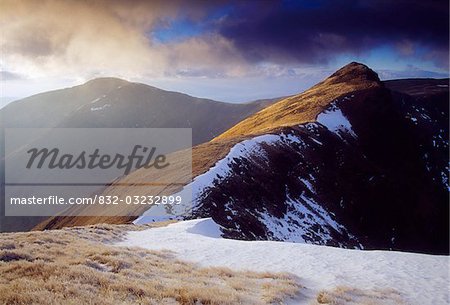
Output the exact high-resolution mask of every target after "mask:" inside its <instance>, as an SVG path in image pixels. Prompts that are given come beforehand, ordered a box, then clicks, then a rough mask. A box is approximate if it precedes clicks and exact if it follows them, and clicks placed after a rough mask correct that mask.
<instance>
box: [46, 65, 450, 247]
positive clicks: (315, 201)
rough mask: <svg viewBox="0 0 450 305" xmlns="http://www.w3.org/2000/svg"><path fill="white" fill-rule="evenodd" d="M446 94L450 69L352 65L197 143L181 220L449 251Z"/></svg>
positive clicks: (245, 232) (265, 235)
mask: <svg viewBox="0 0 450 305" xmlns="http://www.w3.org/2000/svg"><path fill="white" fill-rule="evenodd" d="M448 98H449V91H448V79H443V80H433V79H417V80H398V81H388V82H381V81H380V80H379V79H378V76H377V74H376V73H375V72H374V71H372V70H370V69H369V68H368V67H367V66H364V65H362V64H358V63H351V64H349V65H347V66H345V67H344V68H342V69H340V70H339V71H337V72H336V73H334V74H333V75H331V76H330V77H329V78H327V79H326V80H324V81H323V82H321V83H319V84H318V85H316V86H314V87H313V88H311V89H310V90H307V91H306V92H304V93H301V94H299V95H295V96H293V97H290V98H286V99H284V100H281V101H279V102H277V103H275V104H273V105H271V106H269V107H267V108H265V109H263V110H261V111H260V112H258V113H256V114H254V115H252V116H250V117H249V118H247V119H245V120H243V121H242V122H240V123H239V124H237V125H235V126H234V127H232V128H231V129H229V130H228V131H226V132H224V133H223V134H222V135H220V136H218V137H216V138H215V139H214V140H213V141H211V142H209V143H205V144H202V145H199V146H196V147H195V148H194V150H193V154H194V156H193V157H194V160H193V172H194V176H195V177H196V178H195V179H194V181H193V182H192V184H191V185H190V186H191V187H192V188H193V194H194V197H193V202H192V203H193V208H192V209H191V210H189V211H185V213H186V214H185V215H186V216H185V218H197V217H212V218H213V219H214V221H215V222H217V223H218V224H219V225H220V226H221V227H222V230H223V235H224V236H225V237H230V238H238V239H256V240H258V239H269V240H286V241H294V242H307V243H315V244H324V245H333V246H340V247H346V248H354V247H356V248H372V249H373V248H377V249H380V248H382V249H397V250H408V251H423V252H431V253H448V211H449V206H448V190H449V183H448V154H447V153H448V140H447V139H448ZM145 174H146V173H145V170H138V171H137V172H135V173H133V174H131V176H133V175H141V176H145ZM127 179H131V178H129V177H125V178H124V180H123V181H125V182H126V181H127ZM146 179H149V177H146ZM147 181H148V180H147ZM131 192H135V190H134V189H129V190H126V189H123V188H122V189H120V190H119V188H117V187H115V186H112V187H110V188H109V189H107V190H106V191H105V192H104V194H117V193H121V194H122V195H126V194H131ZM133 195H135V194H133ZM182 218H183V217H182ZM132 219H133V217H128V218H127V217H122V218H114V217H112V218H105V219H102V220H105V221H108V222H123V221H129V220H132ZM100 220H101V218H59V219H58V218H53V219H51V220H50V221H49V222H46V223H43V224H41V226H40V227H39V228H57V227H60V226H64V225H79V224H87V223H91V222H98V221H100ZM153 220H155V219H154V218H153V217H152V216H145V214H144V216H142V217H140V218H139V219H138V220H137V222H138V223H145V222H149V221H153Z"/></svg>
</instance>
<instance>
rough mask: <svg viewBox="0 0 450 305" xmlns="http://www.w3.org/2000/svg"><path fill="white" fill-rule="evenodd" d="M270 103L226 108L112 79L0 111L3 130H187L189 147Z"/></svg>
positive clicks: (43, 95) (227, 105)
mask: <svg viewBox="0 0 450 305" xmlns="http://www.w3.org/2000/svg"><path fill="white" fill-rule="evenodd" d="M275 100H277V99H273V100H259V101H255V102H250V103H244V104H231V103H224V102H217V101H213V100H208V99H202V98H196V97H192V96H189V95H186V94H183V93H178V92H171V91H165V90H161V89H158V88H155V87H152V86H148V85H145V84H140V83H132V82H128V81H125V80H121V79H118V78H97V79H94V80H91V81H89V82H87V83H85V84H83V85H80V86H75V87H72V88H66V89H61V90H56V91H50V92H45V93H41V94H37V95H33V96H31V97H28V98H25V99H22V100H19V101H15V102H13V103H11V104H9V105H7V106H5V107H4V108H3V109H1V110H0V116H1V117H2V121H3V123H2V124H3V126H5V127H10V128H11V127H35V128H44V127H45V128H47V127H48V128H53V127H59V128H80V127H86V128H93V127H104V128H113V127H114V128H167V127H173V128H176V127H185V128H192V130H193V132H192V133H193V143H194V144H199V143H202V142H205V141H208V140H210V139H212V138H213V137H215V136H217V135H219V134H220V133H221V132H223V131H225V130H226V129H227V128H229V127H231V126H233V125H234V124H235V123H237V122H239V121H240V120H242V119H244V118H245V117H247V116H248V115H250V114H252V113H254V112H256V111H258V110H260V109H262V108H263V107H264V106H266V105H268V104H270V103H271V102H272V101H275Z"/></svg>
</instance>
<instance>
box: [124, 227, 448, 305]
mask: <svg viewBox="0 0 450 305" xmlns="http://www.w3.org/2000/svg"><path fill="white" fill-rule="evenodd" d="M218 233H220V226H218V225H217V224H215V223H214V221H212V220H211V219H196V220H191V221H181V222H178V223H175V224H171V225H169V226H167V227H161V228H152V229H148V230H144V231H135V232H130V233H128V236H127V238H126V239H125V240H124V241H123V242H120V243H118V244H117V245H118V246H127V247H142V248H146V249H152V250H162V249H166V250H171V251H174V252H175V254H176V255H177V256H178V258H180V259H183V260H188V261H192V262H195V263H199V264H200V265H202V266H224V267H229V268H233V269H241V270H242V269H244V270H253V271H269V272H289V273H292V274H294V275H296V276H298V277H299V281H300V284H302V285H304V286H305V287H306V289H304V290H302V291H301V294H302V295H301V296H300V297H299V299H298V300H294V301H293V302H292V304H310V302H311V300H312V299H313V298H315V296H316V295H317V293H318V292H319V291H320V290H322V289H333V288H335V287H336V286H347V287H353V288H359V289H363V290H370V289H381V290H383V289H388V290H392V289H393V290H395V291H396V292H398V295H399V296H400V298H401V299H403V300H405V304H410V305H422V304H448V301H449V297H450V296H449V290H448V283H449V263H450V260H449V257H448V256H433V255H424V254H413V253H406V252H394V251H361V250H348V249H339V248H333V247H327V246H318V245H310V244H299V243H289V242H275V241H240V240H231V239H223V238H220V236H218ZM381 301H383V300H381ZM385 301H386V303H388V300H385ZM377 304H378V303H377ZM388 304H392V302H391V303H388Z"/></svg>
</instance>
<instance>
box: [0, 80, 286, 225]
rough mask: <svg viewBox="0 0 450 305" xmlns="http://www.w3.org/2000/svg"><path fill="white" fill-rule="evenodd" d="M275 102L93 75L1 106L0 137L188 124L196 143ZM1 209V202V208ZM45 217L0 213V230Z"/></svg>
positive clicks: (1, 171)
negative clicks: (10, 131)
mask: <svg viewBox="0 0 450 305" xmlns="http://www.w3.org/2000/svg"><path fill="white" fill-rule="evenodd" d="M277 100H278V99H276V98H274V99H265V100H258V101H254V102H249V103H244V104H231V103H224V102H217V101H213V100H208V99H202V98H196V97H192V96H189V95H186V94H182V93H178V92H170V91H165V90H161V89H158V88H155V87H151V86H148V85H145V84H140V83H132V82H128V81H125V80H122V79H117V78H98V79H94V80H91V81H89V82H87V83H85V84H83V85H80V86H75V87H72V88H66V89H61V90H56V91H50V92H45V93H41V94H37V95H33V96H31V97H28V98H24V99H21V100H18V101H15V102H12V103H10V104H8V105H6V106H5V107H4V108H2V109H0V122H1V126H2V129H1V131H0V137H1V138H2V139H3V137H4V136H3V131H4V128H80V127H84V128H96V127H99V128H100V127H103V128H167V127H172V128H176V127H185V128H192V135H193V138H192V141H193V144H194V145H195V144H199V143H202V142H206V141H208V140H210V139H212V138H214V137H215V136H217V135H219V134H220V133H221V132H223V131H225V130H226V129H227V128H229V127H231V126H233V125H234V124H235V123H237V122H239V121H240V120H242V119H243V118H245V117H247V116H249V115H250V114H252V113H254V112H257V111H258V110H260V109H262V108H264V107H265V106H267V105H270V104H271V103H273V102H275V101H277ZM24 144H25V143H24ZM1 154H2V155H3V152H2V153H1ZM2 158H3V156H2ZM2 173H3V169H2V168H0V177H3V174H2ZM2 179H3V178H2ZM2 198H4V197H3V196H2ZM1 202H3V199H2V200H1ZM2 209H3V204H2V205H1V208H0V212H1V211H2ZM44 219H45V218H42V217H41V218H32V217H14V218H8V217H6V218H3V217H0V231H17V230H27V229H30V228H32V227H33V226H35V225H36V224H37V223H39V222H41V221H43V220H44Z"/></svg>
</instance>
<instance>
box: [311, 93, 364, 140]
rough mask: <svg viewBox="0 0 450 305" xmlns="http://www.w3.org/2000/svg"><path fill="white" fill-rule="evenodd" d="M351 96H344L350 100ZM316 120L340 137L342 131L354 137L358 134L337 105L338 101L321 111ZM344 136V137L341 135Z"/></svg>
mask: <svg viewBox="0 0 450 305" xmlns="http://www.w3.org/2000/svg"><path fill="white" fill-rule="evenodd" d="M348 99H349V98H344V100H348ZM316 121H317V122H318V123H320V124H322V125H323V126H325V127H326V128H327V129H328V130H330V131H331V132H334V133H336V134H337V135H338V136H339V137H341V133H342V132H344V133H348V134H350V135H352V136H353V137H356V134H355V133H354V132H353V129H352V125H351V124H350V121H349V120H348V119H347V117H346V116H345V115H344V114H343V113H342V110H341V109H340V108H339V107H338V106H337V105H336V102H333V103H332V104H331V105H330V107H328V108H327V109H326V110H324V111H323V112H321V113H320V114H319V115H318V116H317V119H316ZM341 138H342V137H341Z"/></svg>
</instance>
